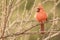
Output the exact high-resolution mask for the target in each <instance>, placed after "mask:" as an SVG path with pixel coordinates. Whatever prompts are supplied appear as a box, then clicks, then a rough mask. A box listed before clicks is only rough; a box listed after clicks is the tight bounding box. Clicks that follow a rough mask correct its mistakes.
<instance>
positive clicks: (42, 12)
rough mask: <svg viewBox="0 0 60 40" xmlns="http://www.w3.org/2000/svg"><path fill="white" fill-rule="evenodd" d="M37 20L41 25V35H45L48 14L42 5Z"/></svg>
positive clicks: (38, 9)
mask: <svg viewBox="0 0 60 40" xmlns="http://www.w3.org/2000/svg"><path fill="white" fill-rule="evenodd" d="M35 16H36V20H37V21H38V22H39V23H40V25H41V33H42V34H44V22H45V21H46V20H47V14H46V12H45V10H44V8H43V6H42V5H39V6H38V8H37V13H36V15H35Z"/></svg>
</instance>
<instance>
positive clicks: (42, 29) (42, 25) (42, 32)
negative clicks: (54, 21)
mask: <svg viewBox="0 0 60 40" xmlns="http://www.w3.org/2000/svg"><path fill="white" fill-rule="evenodd" d="M41 34H44V23H43V22H41Z"/></svg>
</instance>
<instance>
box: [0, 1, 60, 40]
mask: <svg viewBox="0 0 60 40" xmlns="http://www.w3.org/2000/svg"><path fill="white" fill-rule="evenodd" d="M39 4H42V5H43V7H44V10H45V11H46V13H47V15H48V21H47V22H45V24H44V25H45V31H46V32H45V34H40V31H39V30H40V25H39V23H38V22H37V21H36V19H35V18H34V15H35V14H36V10H37V6H38V5H39ZM0 40H60V0H0Z"/></svg>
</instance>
